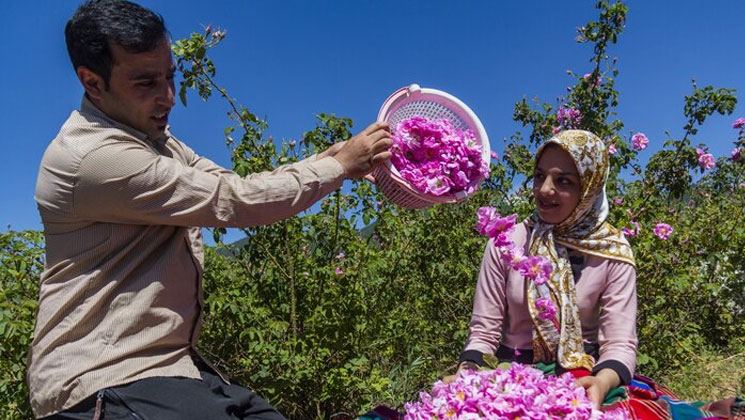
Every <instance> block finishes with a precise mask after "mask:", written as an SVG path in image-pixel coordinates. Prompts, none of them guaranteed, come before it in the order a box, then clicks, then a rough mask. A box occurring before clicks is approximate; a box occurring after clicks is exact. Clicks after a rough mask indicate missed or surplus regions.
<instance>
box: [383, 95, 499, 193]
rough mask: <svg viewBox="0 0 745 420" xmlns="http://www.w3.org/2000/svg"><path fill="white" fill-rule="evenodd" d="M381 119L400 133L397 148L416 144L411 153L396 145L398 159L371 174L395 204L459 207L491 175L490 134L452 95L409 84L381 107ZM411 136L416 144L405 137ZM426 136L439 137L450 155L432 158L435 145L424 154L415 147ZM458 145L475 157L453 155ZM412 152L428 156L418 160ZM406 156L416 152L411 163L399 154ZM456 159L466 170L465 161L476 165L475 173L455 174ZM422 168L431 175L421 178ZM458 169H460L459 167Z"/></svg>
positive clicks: (395, 151) (424, 174)
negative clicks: (460, 144) (489, 165)
mask: <svg viewBox="0 0 745 420" xmlns="http://www.w3.org/2000/svg"><path fill="white" fill-rule="evenodd" d="M378 120H381V121H386V122H387V123H388V124H389V125H390V127H391V129H392V130H393V131H394V132H395V131H398V133H394V137H396V136H398V137H399V139H398V140H399V141H398V144H399V146H400V145H401V144H404V143H405V144H409V143H411V142H412V140H413V142H414V143H413V144H412V146H413V147H409V148H408V149H407V147H404V149H407V150H399V149H397V148H396V146H394V148H393V149H394V150H392V151H393V152H394V154H396V153H398V156H397V157H394V158H393V159H391V160H390V161H388V162H386V164H385V165H381V166H379V167H378V168H377V169H376V170H375V172H374V174H373V175H374V177H375V179H376V181H377V182H376V184H377V186H378V188H380V190H381V191H382V192H383V194H384V195H385V196H386V197H387V198H388V199H389V200H391V201H392V202H394V203H396V204H397V205H399V206H401V207H406V208H423V207H428V206H431V205H433V204H436V203H456V202H459V201H462V200H464V199H466V198H467V197H468V196H469V195H471V194H472V193H473V192H474V191H475V190H476V189H477V188H478V186H479V185H480V184H481V181H483V180H484V178H485V177H486V176H487V175H488V162H489V155H490V148H489V139H488V137H487V136H486V131H485V130H484V127H483V125H482V124H481V122H480V121H479V119H478V118H477V117H476V115H475V114H474V113H473V111H471V109H470V108H468V106H466V105H465V104H464V103H463V102H461V101H460V100H458V99H457V98H455V97H454V96H452V95H449V94H447V93H445V92H442V91H439V90H435V89H426V88H424V89H423V88H420V87H419V86H418V85H411V86H408V87H405V88H402V89H399V90H398V91H396V92H395V93H393V95H391V96H390V97H389V98H388V99H387V100H386V101H385V102H384V103H383V106H382V107H381V109H380V112H379V114H378ZM412 133H414V134H415V136H416V137H417V138H416V139H412V138H410V137H409V138H405V137H406V136H409V135H410V134H412ZM422 134H424V137H428V140H427V141H430V142H431V141H433V140H434V139H435V138H439V140H442V139H445V143H443V145H442V146H445V149H448V148H449V149H450V150H449V152H450V153H443V154H432V150H433V149H438V148H437V146H436V145H432V144H430V145H429V146H431V147H425V148H424V149H422V148H421V147H417V144H416V142H418V141H419V140H420V137H422ZM458 142H461V143H463V144H464V145H466V146H471V147H470V148H471V149H472V150H474V151H477V152H476V153H473V152H470V153H469V152H468V151H466V150H460V151H459V152H458V153H456V155H457V156H451V155H452V154H453V153H452V151H453V150H452V149H454V148H457V143H458ZM394 143H396V139H395V138H394ZM441 148H442V147H441ZM412 149H416V150H417V151H418V152H420V153H424V154H425V155H419V156H414V152H413V150H412ZM427 150H430V156H426V153H427ZM407 151H409V152H412V154H410V155H409V156H408V158H407V156H406V155H403V154H401V153H405V152H407ZM453 157H455V161H454V160H453V159H452V158H453ZM458 159H460V163H462V164H463V168H466V167H468V164H467V163H466V162H465V161H463V160H462V159H468V160H469V161H470V162H471V163H472V164H473V165H474V168H470V169H475V171H468V172H466V171H462V170H461V171H460V172H462V173H461V174H458V172H459V171H458V170H456V171H453V169H456V168H455V167H454V163H456V161H458ZM412 162H415V163H412ZM427 162H431V163H430V164H429V165H428V164H427ZM447 165H450V166H451V167H450V168H448V167H447ZM417 166H418V167H417ZM415 169H418V170H419V172H416V171H415ZM422 169H425V172H427V173H421V170H422ZM458 169H461V165H460V164H458ZM420 173H421V176H419V175H420ZM466 181H467V182H466ZM450 184H453V185H450ZM445 187H447V188H445Z"/></svg>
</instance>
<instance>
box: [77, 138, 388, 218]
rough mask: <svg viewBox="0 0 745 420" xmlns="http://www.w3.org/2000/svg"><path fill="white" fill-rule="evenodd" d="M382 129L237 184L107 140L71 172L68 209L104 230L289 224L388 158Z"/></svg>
mask: <svg viewBox="0 0 745 420" xmlns="http://www.w3.org/2000/svg"><path fill="white" fill-rule="evenodd" d="M390 143H391V141H390V138H389V137H388V135H387V125H385V124H383V123H375V124H373V125H371V126H369V127H368V128H367V129H365V130H364V131H363V132H362V133H360V134H358V135H357V136H355V137H353V138H352V139H350V140H349V141H347V142H345V143H344V144H341V145H339V146H333V147H332V148H331V149H330V150H329V151H326V152H322V154H319V156H318V157H317V158H316V159H315V160H313V161H309V162H302V163H296V164H293V165H287V166H286V167H284V168H281V169H280V170H275V171H273V172H262V173H258V174H252V175H251V176H249V177H246V178H241V177H239V176H237V175H236V174H235V173H233V172H231V171H228V170H226V169H223V168H221V167H219V166H218V165H215V164H214V163H212V162H209V161H208V160H207V159H203V160H201V161H199V162H196V164H195V166H196V167H192V166H189V165H185V164H182V163H181V162H180V161H178V160H176V159H172V158H169V157H165V156H161V155H159V154H157V153H155V152H153V151H152V150H151V149H149V148H147V147H145V146H144V145H142V144H140V143H137V142H132V141H127V140H126V139H121V140H119V139H111V141H109V142H107V143H105V144H104V145H102V146H101V147H100V148H98V149H96V150H94V151H92V152H90V153H89V154H88V155H86V156H85V157H84V158H83V159H82V161H81V163H80V167H79V170H78V179H77V182H76V184H75V187H74V192H73V208H74V211H75V213H76V214H77V215H79V216H80V217H83V218H86V219H89V220H95V221H100V222H108V223H129V224H162V225H177V226H207V227H238V226H257V225H263V224H269V223H272V222H276V221H278V220H282V219H285V218H288V217H291V216H293V215H295V214H297V213H299V212H301V211H303V210H305V209H307V208H308V207H310V206H311V205H312V204H313V203H315V202H316V201H318V200H319V199H321V198H322V197H323V196H325V195H326V194H328V193H329V192H331V191H333V190H335V189H337V188H339V187H340V186H341V183H342V181H343V180H344V178H345V176H346V177H359V176H363V175H365V174H366V173H369V172H370V171H371V170H372V169H373V167H374V166H375V165H376V164H380V163H382V161H383V160H385V159H387V158H389V157H390V152H388V151H387V149H388V148H389V147H390Z"/></svg>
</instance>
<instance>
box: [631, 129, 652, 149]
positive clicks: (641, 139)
mask: <svg viewBox="0 0 745 420" xmlns="http://www.w3.org/2000/svg"><path fill="white" fill-rule="evenodd" d="M647 143H649V139H648V138H647V136H646V135H645V134H644V133H636V134H634V135H633V136H631V147H633V148H634V150H644V149H646V148H647Z"/></svg>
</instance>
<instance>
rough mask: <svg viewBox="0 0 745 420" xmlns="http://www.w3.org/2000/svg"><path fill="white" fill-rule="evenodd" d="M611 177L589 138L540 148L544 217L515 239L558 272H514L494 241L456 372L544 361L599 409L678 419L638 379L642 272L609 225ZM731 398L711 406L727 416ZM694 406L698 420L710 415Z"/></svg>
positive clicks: (577, 136) (582, 134) (600, 149)
mask: <svg viewBox="0 0 745 420" xmlns="http://www.w3.org/2000/svg"><path fill="white" fill-rule="evenodd" d="M607 177H608V153H607V151H606V149H605V146H604V144H603V142H602V141H601V140H600V139H599V138H598V137H597V136H595V135H594V134H592V133H590V132H587V131H580V130H568V131H564V132H562V133H560V134H559V135H557V136H556V137H553V138H552V139H550V140H548V141H547V142H546V143H545V144H543V145H542V146H541V147H540V148H539V149H538V152H537V153H536V166H535V172H534V184H533V196H534V198H535V203H536V211H535V212H534V214H533V216H532V217H531V218H529V219H528V220H526V221H525V222H524V223H522V224H520V225H517V226H515V229H514V231H513V232H512V234H511V235H512V237H511V242H512V243H513V244H514V249H515V251H516V253H517V254H518V255H520V254H524V255H531V256H541V257H544V258H546V259H547V260H548V261H549V262H550V263H551V269H552V270H551V274H550V276H549V278H548V281H546V282H545V284H543V283H539V282H535V281H532V280H530V279H528V278H526V277H523V275H521V274H520V272H519V271H518V270H516V269H514V268H513V266H514V263H513V262H512V261H513V259H514V258H515V256H514V255H513V254H514V253H515V251H510V250H509V249H508V248H505V247H498V246H495V243H494V240H490V241H489V243H488V244H487V246H486V250H485V253H484V258H483V261H482V265H481V270H480V273H479V279H478V284H477V288H476V295H475V299H474V305H473V314H472V318H471V326H470V334H469V338H468V340H467V343H466V347H465V350H464V351H463V353H462V354H461V357H460V363H459V367H458V370H459V371H461V370H464V369H475V368H477V367H478V366H481V365H483V364H484V355H487V354H488V355H496V356H497V358H498V359H499V362H512V361H517V362H519V363H525V364H538V365H539V366H540V367H541V368H543V369H544V370H547V371H552V372H554V373H563V372H567V371H568V372H571V373H572V374H573V375H575V377H577V378H578V379H577V382H578V384H579V385H581V386H583V387H584V388H585V389H586V390H587V395H588V397H589V398H590V400H591V401H592V402H593V403H594V404H595V405H596V406H601V405H603V403H604V401H605V403H606V404H608V403H609V402H611V401H612V402H613V408H615V407H617V406H619V405H620V406H623V407H624V408H626V409H627V410H631V411H634V414H635V415H636V416H637V417H639V418H666V415H665V413H667V417H672V413H673V412H674V411H675V410H673V409H672V408H671V407H670V404H669V401H668V399H667V398H668V397H665V396H663V395H665V394H669V392H666V390H664V388H661V387H658V386H656V385H655V384H654V383H653V382H651V381H648V380H644V379H643V378H641V377H634V369H635V367H636V366H635V363H636V349H637V337H636V308H637V303H636V271H635V268H634V257H633V254H632V251H631V247H630V246H629V243H628V241H626V239H625V238H624V236H623V234H622V233H621V232H620V231H619V230H618V229H616V228H615V227H613V226H611V225H610V224H609V223H608V222H607V221H606V219H607V216H608V200H607V198H606V194H605V182H606V180H607ZM547 299H550V303H549V305H551V306H553V307H555V308H556V309H557V310H556V311H555V314H554V313H551V312H549V315H548V316H546V312H542V311H540V310H539V308H538V307H537V306H536V302H537V301H539V300H542V301H543V302H546V301H547ZM539 307H540V305H539ZM449 379H451V378H449ZM635 379H636V380H635ZM632 381H633V383H632ZM622 385H623V386H624V387H622V388H619V386H622ZM628 385H631V386H628ZM611 391H612V392H611ZM738 401H739V402H738V404H741V403H742V402H741V400H738ZM728 402H729V404H727V402H724V403H723V404H720V406H715V407H708V408H710V409H717V414H719V415H720V416H722V417H728V416H730V415H731V410H734V405H733V402H734V400H733V399H730V400H728ZM687 406H690V407H693V406H691V405H687ZM694 408H695V410H697V413H696V414H695V415H694V417H691V418H696V416H699V417H707V416H709V415H710V414H711V413H710V412H706V411H701V410H699V409H698V408H697V407H694ZM720 409H721V410H720ZM648 414H650V415H651V417H648V416H647V415H648ZM722 414H724V415H722ZM733 418H734V416H733Z"/></svg>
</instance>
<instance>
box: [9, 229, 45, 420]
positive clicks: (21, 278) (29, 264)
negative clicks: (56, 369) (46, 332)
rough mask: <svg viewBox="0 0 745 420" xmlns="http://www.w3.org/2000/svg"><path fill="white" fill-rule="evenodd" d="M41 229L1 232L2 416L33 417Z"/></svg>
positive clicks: (41, 265) (41, 250)
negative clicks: (31, 374) (31, 367)
mask: <svg viewBox="0 0 745 420" xmlns="http://www.w3.org/2000/svg"><path fill="white" fill-rule="evenodd" d="M43 252H44V249H43V247H42V235H41V233H39V232H33V231H26V232H15V231H7V232H2V233H0V407H2V409H1V410H0V419H2V420H19V419H28V418H31V408H30V406H29V402H28V388H27V386H26V378H25V373H26V354H27V353H28V348H29V346H30V344H31V337H32V334H33V329H34V316H35V315H36V308H37V300H38V298H39V284H38V282H39V275H40V274H41V270H42V268H43V264H44V263H43V257H42V255H43Z"/></svg>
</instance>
